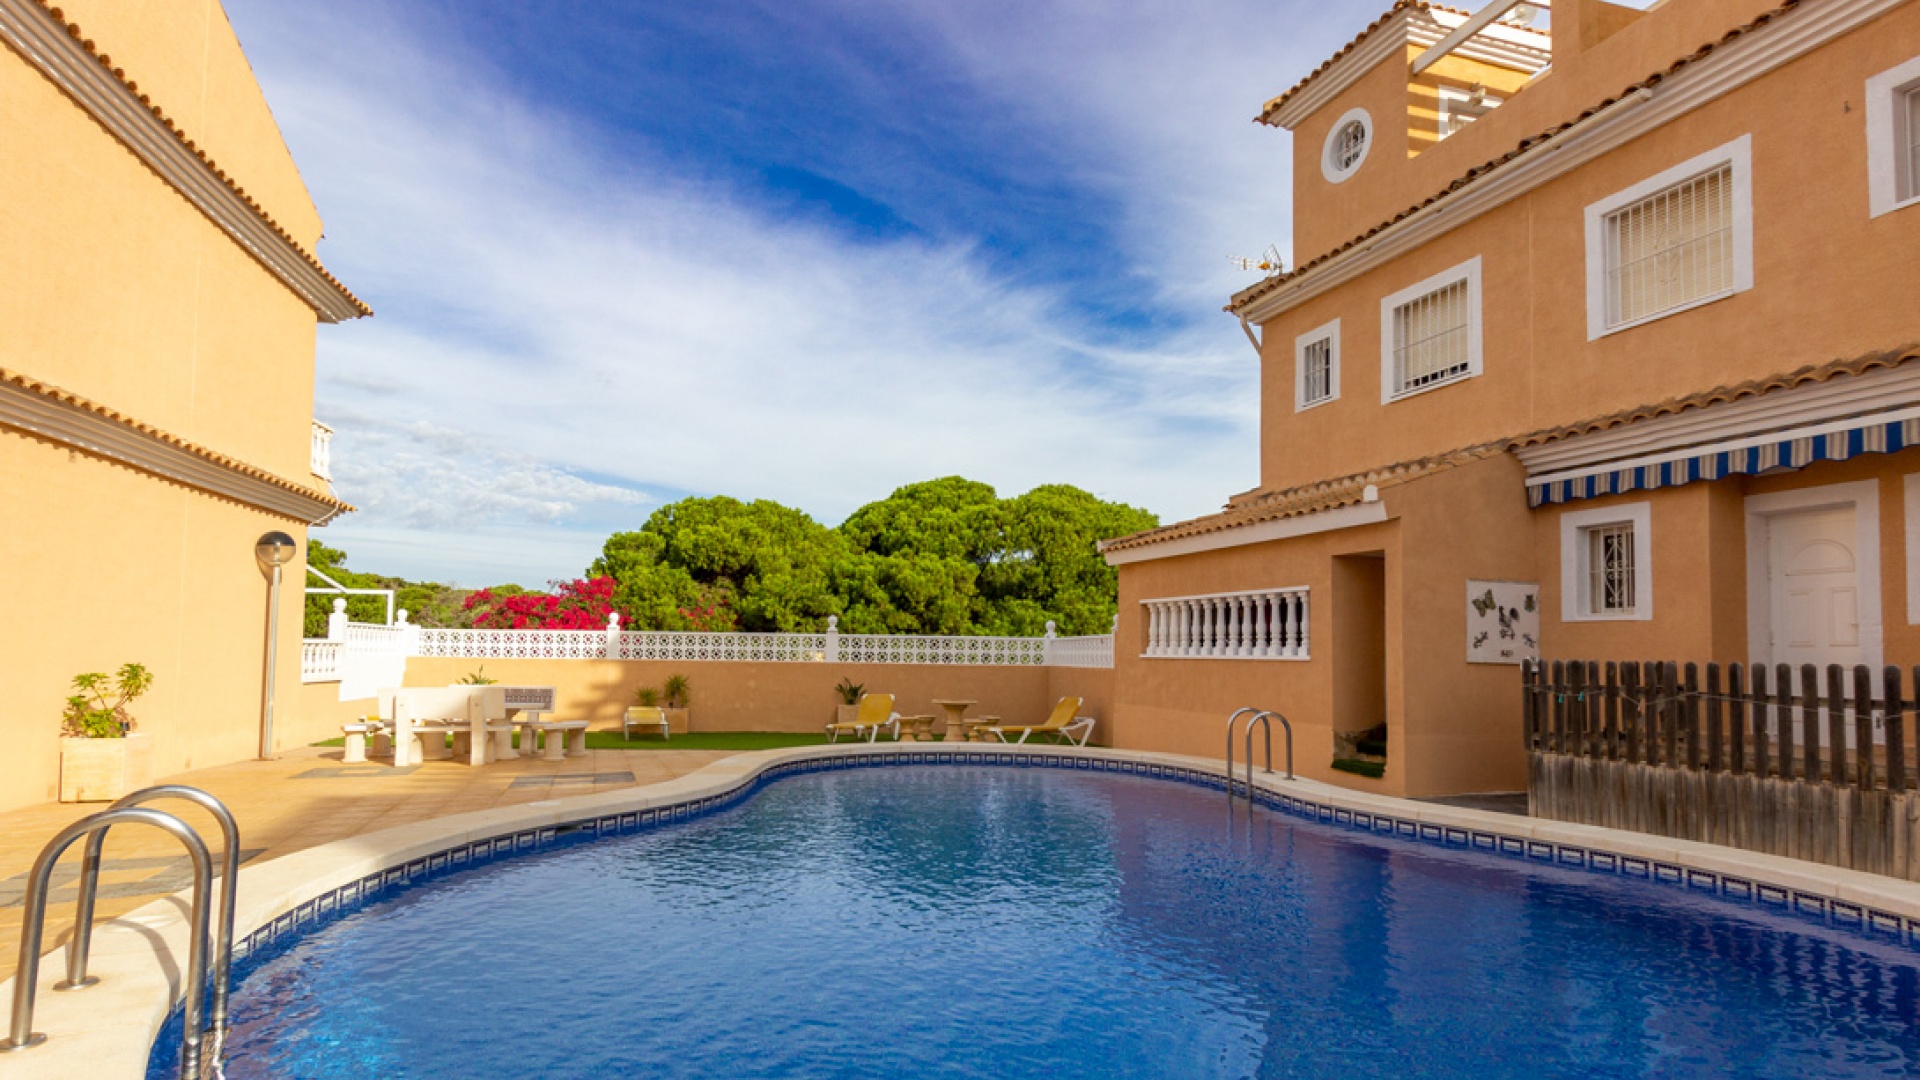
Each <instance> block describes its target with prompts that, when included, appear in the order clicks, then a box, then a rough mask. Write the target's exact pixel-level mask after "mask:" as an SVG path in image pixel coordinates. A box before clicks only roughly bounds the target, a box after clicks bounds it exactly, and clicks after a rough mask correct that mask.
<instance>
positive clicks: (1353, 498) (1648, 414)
mask: <svg viewBox="0 0 1920 1080" xmlns="http://www.w3.org/2000/svg"><path fill="white" fill-rule="evenodd" d="M1916 361H1920V342H1915V343H1912V344H1908V345H1902V346H1900V347H1898V348H1893V349H1886V350H1882V351H1880V352H1872V353H1866V354H1863V355H1861V356H1855V357H1851V358H1848V359H1844V360H1829V361H1827V362H1826V363H1822V364H1809V365H1807V366H1805V367H1802V368H1798V369H1796V370H1794V371H1789V372H1785V373H1783V374H1779V375H1769V376H1766V377H1764V378H1758V379H1748V380H1747V381H1745V382H1740V383H1734V384H1732V385H1729V386H1717V387H1714V388H1713V389H1711V390H1703V391H1701V392H1700V393H1697V394H1687V395H1685V396H1683V397H1674V398H1668V399H1666V400H1665V401H1660V402H1656V403H1654V404H1651V405H1641V406H1637V407H1635V408H1631V409H1622V410H1620V411H1618V412H1611V413H1607V414H1605V415H1602V416H1596V417H1592V418H1590V419H1586V420H1581V421H1579V422H1577V423H1572V424H1561V425H1557V426H1555V427H1549V428H1541V429H1539V430H1537V431H1532V432H1528V433H1527V434H1525V435H1516V436H1512V437H1509V438H1504V439H1498V440H1495V441H1493V442H1487V443H1481V444H1479V445H1477V446H1469V447H1463V448H1461V449H1459V450H1452V451H1448V452H1447V453H1444V454H1437V455H1434V456H1432V457H1425V458H1418V459H1415V460H1413V461H1402V462H1398V463H1396V464H1393V465H1384V466H1381V467H1380V468H1377V469H1370V470H1368V471H1366V472H1361V473H1353V474H1351V475H1348V476H1342V477H1338V478H1335V479H1332V480H1321V481H1316V482H1314V483H1311V484H1301V485H1299V486H1297V487H1290V488H1282V489H1276V490H1267V491H1263V490H1254V491H1249V492H1242V493H1241V494H1238V495H1235V496H1233V498H1232V499H1231V500H1230V501H1229V502H1228V504H1227V507H1226V509H1224V510H1222V511H1221V512H1220V513H1217V514H1208V515H1206V516H1205V517H1198V518H1193V519H1191V520H1188V521H1179V522H1174V523H1173V524H1171V525H1162V526H1160V527H1159V528H1157V529H1148V530H1146V531H1145V532H1138V533H1134V534H1132V535H1130V536H1122V537H1119V538H1117V539H1114V540H1107V541H1104V542H1102V543H1101V545H1100V550H1101V551H1124V550H1127V549H1128V548H1135V547H1144V546H1146V545H1149V544H1159V543H1165V542H1166V541H1169V540H1180V539H1185V538H1187V537H1190V536H1203V535H1205V534H1207V533H1214V532H1221V531H1224V530H1227V529H1237V528H1241V527H1243V526H1247V525H1257V524H1260V523H1262V522H1267V521H1278V520H1281V519H1282V518H1290V517H1298V516H1300V515H1302V514H1312V513H1317V512H1319V511H1322V510H1337V509H1340V508H1341V507H1345V506H1355V505H1358V504H1359V503H1360V502H1362V501H1363V500H1364V499H1365V496H1366V489H1367V487H1368V486H1369V485H1372V486H1373V487H1375V488H1378V489H1380V490H1385V489H1387V488H1391V487H1394V486H1397V485H1399V484H1405V483H1408V482H1410V481H1413V480H1418V479H1420V478H1421V477H1424V476H1432V475H1433V474H1435V473H1439V472H1444V471H1446V470H1448V469H1452V468H1455V467H1458V466H1460V465H1465V464H1467V463H1469V462H1473V461H1479V460H1482V459H1484V458H1489V457H1494V456H1496V455H1499V454H1502V453H1506V452H1508V451H1511V450H1518V449H1521V448H1523V447H1528V446H1539V445H1541V444H1543V443H1550V442H1555V441H1557V440H1560V439H1567V438H1572V437H1573V436H1576V435H1586V434H1590V433H1592V432H1595V431H1604V430H1606V429H1607V428H1611V427H1618V426H1620V425H1622V424H1630V423H1636V422H1639V421H1643V420H1652V419H1654V418H1655V417H1660V416H1668V415H1671V414H1673V413H1680V412H1686V411H1688V410H1690V409H1703V408H1706V407H1707V406H1709V405H1717V404H1721V403H1724V402H1730V401H1738V400H1740V399H1742V398H1748V397H1757V396H1759V395H1761V394H1769V393H1774V392H1776V391H1780V390H1787V389H1791V388H1793V387H1796V386H1805V385H1808V384H1810V383H1823V382H1827V381H1828V380H1831V379H1838V378H1846V377H1850V376H1854V375H1861V374H1865V373H1866V372H1869V371H1873V370H1875V369H1877V368H1893V367H1899V366H1901V365H1903V364H1907V363H1912V362H1916Z"/></svg>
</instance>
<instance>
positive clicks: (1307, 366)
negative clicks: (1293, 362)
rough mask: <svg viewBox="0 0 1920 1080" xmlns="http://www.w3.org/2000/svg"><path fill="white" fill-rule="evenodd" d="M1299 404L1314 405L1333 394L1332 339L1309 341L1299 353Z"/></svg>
mask: <svg viewBox="0 0 1920 1080" xmlns="http://www.w3.org/2000/svg"><path fill="white" fill-rule="evenodd" d="M1300 364H1301V373H1300V404H1302V405H1314V404H1318V403H1319V402H1322V401H1326V400H1327V399H1328V398H1331V397H1332V396H1333V339H1332V338H1321V339H1320V340H1318V341H1310V342H1308V343H1307V345H1306V348H1305V349H1303V350H1302V351H1301V353H1300Z"/></svg>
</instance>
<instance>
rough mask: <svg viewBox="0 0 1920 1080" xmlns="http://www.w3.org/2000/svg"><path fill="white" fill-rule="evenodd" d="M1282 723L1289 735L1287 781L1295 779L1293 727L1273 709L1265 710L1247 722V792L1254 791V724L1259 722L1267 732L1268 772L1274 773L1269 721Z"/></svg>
mask: <svg viewBox="0 0 1920 1080" xmlns="http://www.w3.org/2000/svg"><path fill="white" fill-rule="evenodd" d="M1269 718H1272V719H1273V720H1278V721H1280V727H1281V729H1282V730H1284V731H1285V732H1286V733H1287V779H1289V780H1291V779H1293V725H1292V724H1290V723H1288V722H1287V718H1286V717H1284V716H1281V715H1280V714H1279V713H1277V712H1274V711H1273V710H1271V709H1268V710H1264V711H1262V712H1261V713H1260V715H1259V716H1256V717H1254V718H1253V720H1249V721H1247V790H1248V791H1252V790H1253V724H1254V720H1258V721H1259V722H1260V723H1261V725H1262V726H1263V727H1264V728H1265V729H1266V732H1267V771H1268V772H1272V771H1273V725H1272V724H1271V723H1269V722H1268V719H1269Z"/></svg>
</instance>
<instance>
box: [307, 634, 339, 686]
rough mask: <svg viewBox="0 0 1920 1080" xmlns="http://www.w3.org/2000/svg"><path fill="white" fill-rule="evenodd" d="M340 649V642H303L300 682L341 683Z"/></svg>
mask: <svg viewBox="0 0 1920 1080" xmlns="http://www.w3.org/2000/svg"><path fill="white" fill-rule="evenodd" d="M340 649H341V643H340V642H338V641H303V642H301V643H300V681H301V682H338V681H340Z"/></svg>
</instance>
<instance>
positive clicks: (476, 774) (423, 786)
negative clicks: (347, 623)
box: [0, 747, 734, 981]
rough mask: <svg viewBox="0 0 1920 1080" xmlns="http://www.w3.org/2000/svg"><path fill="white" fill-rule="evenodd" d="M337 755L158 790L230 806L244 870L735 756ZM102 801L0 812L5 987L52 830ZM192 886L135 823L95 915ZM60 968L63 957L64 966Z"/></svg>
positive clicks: (313, 751)
mask: <svg viewBox="0 0 1920 1080" xmlns="http://www.w3.org/2000/svg"><path fill="white" fill-rule="evenodd" d="M341 753H342V751H341V750H339V749H338V748H332V749H329V748H324V747H306V748H302V749H299V750H289V751H287V752H286V754H285V755H284V756H282V757H281V758H280V759H279V760H277V761H245V762H238V763H236V764H232V765H221V766H218V767H215V768H211V769H196V770H193V771H191V772H184V773H179V774H176V775H173V776H168V777H162V778H160V779H158V780H156V781H155V782H156V783H167V784H188V785H191V786H193V787H197V788H203V789H205V790H207V791H209V792H211V793H213V795H214V796H215V797H217V798H219V799H220V800H221V801H222V802H224V803H226V804H227V806H228V807H229V808H230V809H232V811H233V815H234V817H235V818H236V819H237V820H238V821H239V823H240V846H241V857H242V860H243V865H244V864H245V863H252V862H257V861H259V860H262V859H271V858H275V857H277V856H280V855H286V854H288V853H290V852H294V851H299V850H301V849H303V848H309V847H314V846H316V845H319V844H325V843H330V842H332V841H334V840H342V839H345V838H347V837H350V836H358V835H360V834H361V833H369V832H374V831H376V830H379V829H385V828H388V827H391V826H394V825H405V824H408V823H410V822H415V821H421V820H424V819H426V818H435V817H443V816H445V815H448V814H460V813H465V812H466V811H469V810H485V809H488V808H491V807H497V806H513V805H516V804H521V803H530V802H538V801H540V800H542V799H556V798H562V797H565V796H570V795H590V794H595V793H598V792H605V791H612V790H615V789H617V788H624V787H635V786H638V785H643V784H654V783H659V782H660V781H663V780H671V779H673V778H674V777H677V776H684V775H686V774H687V773H690V772H693V771H695V770H697V769H699V768H701V767H702V766H704V765H706V764H708V763H709V762H713V761H718V760H719V759H721V758H723V757H728V756H730V755H731V754H733V753H734V751H731V750H661V749H644V750H590V751H588V752H587V754H586V756H585V757H570V758H568V759H566V760H565V761H545V760H542V759H539V758H520V759H518V760H515V761H501V762H495V763H493V764H490V765H486V766H483V767H481V768H477V769H476V768H474V767H473V766H471V765H468V764H466V763H464V762H457V761H429V762H426V763H425V764H423V765H420V766H418V767H416V768H411V769H395V768H393V767H392V766H390V765H386V764H379V763H375V764H368V765H343V764H341V761H340V757H341ZM106 807H107V804H106V803H45V804H42V805H39V806H31V807H27V808H25V809H21V810H13V811H9V812H7V813H4V814H0V981H4V980H5V979H6V978H8V977H10V976H11V975H12V974H13V966H14V964H15V963H16V962H17V961H18V957H19V950H20V923H21V915H22V912H23V909H24V904H25V891H26V880H27V871H28V870H29V869H30V868H31V867H32V865H33V859H34V856H36V855H38V854H39V852H40V848H41V847H42V846H44V845H45V844H46V842H47V841H48V840H50V839H52V837H53V834H54V833H56V832H58V831H59V830H60V829H61V828H62V827H64V826H65V825H67V824H68V823H70V822H73V821H76V820H78V819H80V818H82V817H85V816H86V815H88V814H91V813H93V812H95V811H97V810H104V809H106ZM155 808H156V809H161V810H165V811H167V812H169V813H173V814H178V815H179V816H181V817H182V818H184V819H185V820H186V821H187V822H188V823H189V824H191V825H193V826H194V827H195V828H198V829H199V830H200V831H201V834H202V835H204V836H205V837H206V838H207V846H208V848H209V849H210V850H211V851H212V852H213V856H214V865H215V868H216V872H217V869H218V866H219V860H220V828H219V826H218V825H217V824H216V823H215V822H214V821H213V819H212V818H211V817H209V816H208V815H207V814H206V813H205V812H203V811H202V810H200V809H199V808H198V807H196V806H194V805H193V804H191V803H188V802H184V801H181V800H167V801H165V802H162V803H157V804H155ZM84 843H85V841H79V842H76V843H75V844H74V846H73V847H71V848H69V849H67V854H66V855H65V856H64V857H63V858H62V859H61V863H60V868H59V869H58V870H56V871H55V873H54V878H53V900H54V903H53V904H52V905H50V906H49V908H48V916H47V924H48V931H47V937H46V940H45V945H44V950H45V951H48V952H51V951H53V950H54V949H55V948H57V947H59V946H62V945H64V944H65V942H66V941H67V938H68V937H69V936H70V935H71V933H72V929H73V905H74V892H75V889H74V881H75V878H76V877H77V875H78V873H79V870H78V867H79V855H80V849H81V847H82V846H83V845H84ZM192 883H193V871H192V868H191V867H190V866H189V864H188V862H187V858H186V854H185V852H184V851H183V850H182V849H181V847H180V842H179V841H177V840H175V839H174V838H172V837H171V836H168V835H166V834H164V833H162V832H160V831H159V830H157V829H150V828H142V827H139V826H129V827H121V828H116V829H114V830H112V831H111V832H109V833H108V834H107V846H106V851H105V857H104V859H103V861H102V864H101V874H100V898H99V901H98V903H97V906H96V908H95V913H96V919H100V918H108V917H112V916H115V915H121V914H124V913H126V912H129V911H132V910H133V909H134V908H137V907H139V906H140V905H142V904H145V903H147V902H148V901H150V900H153V899H154V898H155V897H159V896H164V895H167V894H169V893H173V892H177V891H179V890H180V889H184V888H187V887H188V886H190V885H191V884H192ZM61 962H63V961H61Z"/></svg>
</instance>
